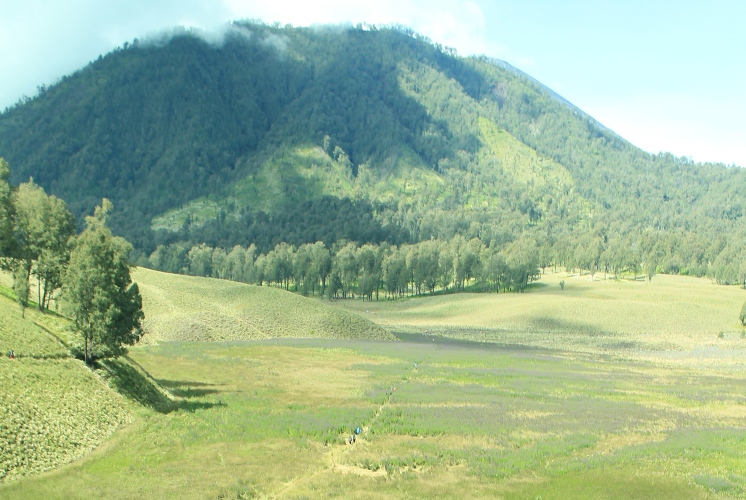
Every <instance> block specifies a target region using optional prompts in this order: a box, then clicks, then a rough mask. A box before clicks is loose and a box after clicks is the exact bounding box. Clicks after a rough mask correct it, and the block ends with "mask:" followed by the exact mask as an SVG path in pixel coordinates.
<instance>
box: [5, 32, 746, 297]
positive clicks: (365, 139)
mask: <svg viewBox="0 0 746 500" xmlns="http://www.w3.org/2000/svg"><path fill="white" fill-rule="evenodd" d="M0 154H2V155H4V156H5V157H6V159H8V161H9V162H10V164H11V165H13V173H14V177H13V181H14V182H15V183H18V182H21V181H25V180H27V179H28V178H29V177H30V176H33V178H34V180H35V182H37V183H38V184H39V185H41V186H43V187H44V188H45V189H47V190H48V191H49V192H51V193H53V194H55V195H57V196H60V197H61V198H62V199H65V200H66V201H67V203H68V206H69V207H70V209H71V211H72V212H73V213H74V214H75V215H76V216H78V219H79V220H81V218H80V217H79V216H80V215H82V214H84V213H90V212H91V211H92V209H93V207H94V205H95V203H96V202H97V201H98V200H100V199H101V198H102V197H108V198H111V199H112V200H113V201H114V203H115V205H116V206H117V207H118V213H117V214H115V215H114V216H113V217H112V219H111V221H110V222H111V226H112V228H113V229H114V231H115V232H117V233H119V234H122V235H124V236H125V237H127V238H128V239H129V240H130V241H132V242H133V244H134V245H135V248H136V251H137V252H139V254H140V257H141V258H140V263H142V264H149V263H151V260H152V259H151V260H148V259H146V257H149V256H151V254H152V253H153V252H154V251H155V250H156V249H157V248H158V247H159V245H164V246H173V245H180V246H181V247H183V248H185V249H186V250H187V251H188V249H190V248H192V247H195V246H197V247H198V246H199V245H200V244H207V245H210V246H213V247H222V248H223V249H225V250H226V251H230V248H232V247H233V246H234V245H241V246H242V247H244V248H248V247H249V246H250V245H251V244H254V245H255V246H256V248H257V251H258V253H267V252H269V251H271V250H272V249H273V248H275V246H276V245H278V244H280V243H283V242H285V243H289V244H292V245H295V246H300V245H302V244H306V243H315V242H316V241H322V242H323V243H324V244H325V245H326V246H327V247H328V248H331V247H332V246H333V245H334V244H335V243H337V242H341V241H342V240H347V241H355V242H357V243H358V244H359V245H364V244H368V243H370V244H382V243H388V244H395V245H402V244H413V243H417V242H421V241H428V240H431V239H435V240H440V241H441V242H446V241H450V240H452V239H453V238H454V237H455V236H460V237H463V238H465V239H466V240H467V241H468V240H471V239H473V238H477V239H479V240H481V242H482V244H483V245H484V246H486V247H489V248H492V249H493V250H494V251H495V252H496V251H497V250H499V249H501V248H506V246H507V245H509V244H511V243H513V242H516V241H518V240H522V241H534V242H536V244H537V247H538V248H539V250H540V254H541V251H542V250H545V251H544V254H542V255H544V257H542V258H541V259H540V260H542V261H544V262H543V263H544V264H546V263H550V262H551V263H555V264H565V265H569V266H570V267H582V268H586V269H589V270H591V269H601V268H603V265H604V264H603V262H602V261H603V260H604V259H602V256H603V255H604V254H606V261H611V260H614V261H615V262H624V267H625V268H626V269H629V270H630V271H633V272H635V273H637V272H638V271H646V272H647V273H648V274H649V275H652V274H654V273H655V272H656V271H666V272H674V273H689V274H697V275H704V274H710V275H712V276H713V277H715V278H717V279H718V281H722V282H737V281H740V282H742V283H743V282H745V281H746V280H744V276H746V264H745V262H746V255H745V254H744V249H743V244H742V242H743V241H744V237H745V236H746V230H745V227H746V226H745V225H744V217H743V216H744V201H743V200H744V199H745V198H744V195H745V194H746V172H745V171H744V170H742V169H740V168H732V167H730V168H729V167H726V166H724V165H710V164H695V163H693V162H691V161H689V160H688V159H685V158H683V159H682V158H676V157H674V156H672V155H669V154H659V155H651V154H648V153H645V152H643V151H641V150H639V149H637V148H635V147H634V146H633V145H631V144H629V143H628V142H626V141H624V140H623V139H622V138H620V137H618V136H616V135H615V134H614V133H613V132H611V131H609V130H608V129H606V128H604V127H603V126H601V125H599V124H598V123H597V122H596V121H595V120H593V119H592V118H590V117H588V116H587V115H585V114H584V113H582V112H580V111H579V110H577V109H576V108H574V107H573V106H571V105H569V104H568V103H567V102H566V101H564V100H563V99H561V98H559V97H558V96H557V95H556V94H554V93H553V92H551V91H549V90H548V89H546V88H545V87H543V86H541V85H540V84H538V83H537V82H536V81H534V80H533V79H531V78H530V77H527V76H526V75H523V74H522V73H520V72H518V71H516V70H514V69H512V68H511V67H509V66H507V65H506V64H504V63H501V62H496V61H492V60H489V59H487V58H461V57H459V56H457V55H456V54H455V53H453V52H452V51H450V50H448V49H444V48H442V47H440V46H438V45H437V44H433V43H431V42H430V41H428V40H426V39H424V38H422V37H420V36H418V35H416V34H414V33H412V32H410V31H408V30H406V29H399V28H396V29H395V28H375V27H369V26H359V27H355V28H352V27H349V28H340V27H327V28H323V27H322V28H318V27H317V28H292V27H284V28H280V27H273V26H266V25H259V24H247V23H236V24H233V25H232V26H231V27H229V29H227V31H226V34H225V37H224V39H223V40H221V41H220V42H219V43H215V42H212V43H208V42H206V41H204V40H203V39H202V38H200V36H198V34H195V33H193V32H188V31H177V32H174V33H171V34H169V35H168V36H163V37H162V38H160V39H151V40H148V41H135V42H134V43H132V44H131V45H130V44H126V45H125V46H124V47H123V48H121V49H118V50H116V51H114V52H112V53H110V54H108V55H106V56H104V57H101V58H99V59H98V60H97V61H95V62H93V63H91V64H90V65H89V66H87V67H86V68H84V69H82V70H80V71H78V72H77V73H75V74H73V75H71V76H69V77H66V78H63V79H62V81H60V82H58V83H57V84H55V85H52V86H50V87H48V88H47V87H44V88H41V89H40V93H39V95H38V96H37V97H35V98H33V99H30V100H27V102H21V103H19V105H17V106H15V107H13V108H12V109H8V110H6V111H5V112H4V113H3V114H2V115H0ZM151 264H152V263H151ZM156 267H157V266H156ZM648 271H649V272H648Z"/></svg>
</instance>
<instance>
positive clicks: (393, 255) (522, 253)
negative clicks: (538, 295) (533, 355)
mask: <svg viewBox="0 0 746 500" xmlns="http://www.w3.org/2000/svg"><path fill="white" fill-rule="evenodd" d="M664 242H665V240H660V239H658V238H657V237H656V236H654V235H643V236H641V237H639V238H637V239H635V240H634V241H607V240H606V239H605V238H604V237H603V236H599V235H595V236H589V235H584V236H582V237H579V238H578V239H577V240H575V241H574V242H573V243H572V244H570V243H569V242H568V241H565V240H562V241H553V240H550V239H548V238H545V239H543V240H541V241H537V240H536V239H535V238H533V237H524V238H519V239H517V240H515V241H513V242H509V243H506V244H497V243H495V242H494V241H493V242H492V243H491V244H489V245H487V244H485V243H484V242H483V241H481V240H480V239H478V238H471V239H466V238H464V237H463V236H460V235H457V236H454V237H453V238H452V239H450V240H445V241H443V240H429V241H423V242H420V243H415V244H404V245H400V246H395V245H389V244H388V243H382V244H379V245H376V244H370V243H368V244H363V245H358V244H356V243H354V242H347V241H339V242H336V243H334V244H333V245H331V247H327V246H326V245H325V244H324V243H323V242H316V243H306V244H303V245H299V246H297V247H296V246H294V245H290V244H287V243H284V242H283V243H279V244H277V245H276V246H275V247H274V249H272V250H271V251H269V252H266V253H261V254H260V253H259V252H257V249H256V247H255V246H254V245H251V246H249V247H248V248H246V247H242V246H240V245H236V246H234V247H233V248H232V249H231V250H230V251H227V250H224V249H222V248H219V247H217V248H213V247H211V246H209V245H206V244H204V243H201V244H198V245H194V246H192V247H191V248H189V247H186V246H184V245H182V244H178V243H174V244H170V245H160V246H159V247H158V248H157V249H156V250H155V252H153V253H152V254H151V255H150V257H149V258H148V259H145V260H143V261H141V263H142V264H148V265H149V266H150V267H153V268H155V269H159V270H162V271H167V272H173V273H181V274H191V275H195V276H210V277H214V278H221V279H229V280H233V281H242V282H245V283H253V284H257V285H263V284H265V283H268V284H274V285H278V286H282V287H283V288H285V289H288V290H291V289H292V290H294V291H298V292H300V293H303V294H304V295H308V294H311V295H315V294H320V295H326V296H328V297H329V298H337V297H341V298H347V297H354V296H355V295H358V296H362V297H363V298H366V299H368V300H372V299H373V297H375V298H376V299H378V298H379V294H380V292H383V294H384V295H385V297H387V298H398V297H402V296H405V295H420V294H424V293H430V294H433V293H435V292H436V291H446V292H447V291H463V290H467V289H468V290H471V291H494V292H499V291H515V292H522V291H524V290H525V289H526V287H527V286H528V284H529V283H530V282H531V281H533V280H535V279H537V278H538V276H539V275H540V274H541V272H542V271H543V270H545V269H546V268H547V267H557V266H561V267H565V268H567V269H571V270H575V269H577V270H579V271H580V273H583V272H588V273H589V274H590V275H591V277H592V278H593V276H594V275H595V274H596V273H597V272H603V273H604V274H606V275H607V276H608V274H613V275H614V276H615V277H619V276H622V275H623V274H625V273H629V274H630V275H631V276H634V277H637V276H638V275H640V273H644V275H646V276H647V278H648V279H652V278H653V276H654V275H655V274H656V273H657V272H658V271H659V270H661V269H662V268H663V266H664V265H670V263H668V262H667V261H666V255H667V254H666V251H665V245H664ZM739 269H740V268H739ZM741 271H742V272H743V274H746V266H743V268H742V269H741Z"/></svg>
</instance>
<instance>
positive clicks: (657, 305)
mask: <svg viewBox="0 0 746 500" xmlns="http://www.w3.org/2000/svg"><path fill="white" fill-rule="evenodd" d="M560 281H565V289H564V290H562V289H561V288H560V286H559V282H560ZM744 301H746V290H743V289H742V288H740V287H737V286H721V285H716V284H714V283H711V282H710V281H709V280H706V279H701V278H690V277H686V276H668V275H658V276H655V277H654V278H653V280H652V281H647V280H644V281H643V280H637V281H633V280H619V281H616V280H611V279H610V280H604V279H603V274H596V276H595V280H594V281H593V282H591V281H590V276H589V275H587V274H586V275H583V276H578V275H568V274H567V273H564V272H561V273H547V274H546V275H544V276H542V278H541V280H540V281H539V282H537V283H535V284H534V285H532V288H531V289H530V290H529V291H528V292H527V293H521V294H515V293H506V294H494V293H490V294H488V293H479V294H456V295H442V296H436V297H424V298H416V299H409V300H401V301H394V302H378V303H367V302H366V303H362V302H360V301H341V302H339V303H338V304H339V306H340V307H343V308H345V309H348V310H352V311H356V312H359V313H361V314H363V315H364V316H366V317H369V318H371V319H373V320H374V321H376V322H377V323H379V324H381V325H383V326H385V327H386V328H389V329H390V330H393V331H402V332H409V333H424V332H426V331H427V332H430V333H437V334H439V335H444V336H448V337H451V338H462V339H468V340H476V341H485V342H494V343H502V344H506V345H522V346H531V347H542V348H548V349H556V350H561V351H566V352H567V353H568V354H569V353H586V354H607V355H611V356H615V357H625V358H634V359H643V358H644V359H649V360H653V361H656V362H663V361H667V360H668V361H672V362H673V361H680V362H690V363H692V364H697V365H700V366H701V361H702V360H703V359H710V360H711V361H712V362H713V363H715V361H716V362H717V364H718V365H720V366H721V367H722V366H724V365H727V366H732V367H733V368H735V369H738V370H742V369H746V365H744V361H745V359H744V350H746V339H744V338H743V335H744V331H746V330H744V328H743V327H742V326H741V323H740V322H739V320H738V313H739V311H740V310H741V306H742V305H743V303H744ZM731 354H733V355H732V356H731Z"/></svg>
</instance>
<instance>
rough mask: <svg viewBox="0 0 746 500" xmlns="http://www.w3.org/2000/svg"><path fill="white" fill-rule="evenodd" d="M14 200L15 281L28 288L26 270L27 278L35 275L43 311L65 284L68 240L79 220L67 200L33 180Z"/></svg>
mask: <svg viewBox="0 0 746 500" xmlns="http://www.w3.org/2000/svg"><path fill="white" fill-rule="evenodd" d="M12 201H13V207H14V218H13V231H14V233H15V243H16V246H15V251H14V252H13V253H12V257H13V260H14V266H13V268H14V274H15V279H14V283H15V285H17V286H18V287H21V286H22V287H25V288H28V283H27V284H25V285H23V284H22V283H21V280H22V279H23V276H24V271H25V277H26V281H28V278H29V276H30V275H31V274H34V275H35V276H36V278H37V292H38V303H39V309H40V310H42V311H43V310H44V308H45V306H46V304H47V301H48V300H49V299H50V298H51V295H52V292H53V291H54V290H56V289H57V288H59V287H60V286H61V284H62V283H61V279H62V273H63V271H64V268H65V266H66V265H67V261H68V259H69V257H70V249H69V246H68V243H69V240H70V238H72V237H73V235H74V234H75V219H74V217H73V215H72V214H71V213H70V211H69V210H68V209H67V205H66V204H65V202H64V201H62V200H60V199H59V198H57V197H55V196H48V195H47V194H46V193H45V192H44V189H42V188H41V187H39V186H38V185H36V184H34V182H33V179H32V180H31V181H30V182H27V183H23V184H21V185H20V186H18V189H17V190H16V191H15V192H14V193H13V196H12ZM42 286H43V291H44V294H43V295H42V293H41V290H42Z"/></svg>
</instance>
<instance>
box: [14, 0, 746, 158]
mask: <svg viewBox="0 0 746 500" xmlns="http://www.w3.org/2000/svg"><path fill="white" fill-rule="evenodd" d="M0 13H2V14H0V17H2V30H0V68H2V69H1V70H0V71H1V73H0V75H2V76H0V78H1V80H0V81H1V82H2V84H0V108H4V107H5V106H8V105H10V104H12V103H14V102H15V101H17V100H18V98H19V97H20V96H21V95H23V94H27V95H31V94H33V93H34V92H35V89H36V86H37V85H39V84H41V83H51V82H54V81H55V80H57V79H58V78H59V77H60V76H62V75H64V74H67V73H70V72H72V71H74V70H76V69H78V68H80V67H82V66H83V65H85V64H86V63H87V62H89V61H91V60H93V59H95V58H96V57H97V56H98V55H99V54H101V53H106V52H108V51H110V50H111V49H113V48H114V47H116V46H119V45H121V44H122V43H124V42H125V41H131V40H132V39H133V38H135V37H142V36H144V35H147V34H152V33H154V32H157V31H159V30H163V29H167V28H170V27H172V26H175V25H189V26H197V27H201V28H204V29H217V27H218V26H219V25H220V24H221V23H223V22H225V21H228V20H231V19H245V18H254V19H262V20H264V21H267V22H274V21H279V22H281V23H290V24H293V25H308V24H318V23H344V22H351V23H358V22H369V23H374V24H384V23H400V24H404V25H407V26H410V27H412V28H413V29H415V30H416V31H418V32H420V33H423V34H425V35H427V36H429V37H430V38H431V39H433V40H435V41H437V42H440V43H442V44H444V45H447V46H450V47H454V48H456V49H457V50H458V51H459V53H460V54H462V55H470V54H486V55H488V56H492V57H497V58H500V59H504V60H506V61H508V62H509V63H511V64H512V65H514V66H516V67H518V68H520V69H522V70H523V71H525V72H526V73H528V74H530V75H531V76H533V77H534V78H536V79H537V80H539V81H541V82H543V83H544V84H546V85H547V86H549V87H550V88H552V89H553V90H555V91H556V92H558V93H559V94H561V95H562V96H564V97H565V98H567V99H568V100H569V101H571V102H573V103H574V104H576V105H577V106H578V107H580V108H581V109H583V110H584V111H586V112H588V113H589V114H590V115H592V116H593V117H595V118H596V119H598V120H599V121H600V122H601V123H603V124H605V125H606V126H608V127H609V128H611V129H613V130H615V131H616V132H617V133H619V134H620V135H621V136H622V137H625V138H626V139H628V140H629V141H630V142H632V143H633V144H635V145H637V146H639V147H641V148H643V149H645V150H647V151H651V152H654V153H657V152H658V151H670V152H672V153H674V154H676V155H678V156H690V157H692V158H694V159H695V160H697V161H714V162H723V163H726V164H738V165H741V166H746V57H745V56H744V50H746V30H744V29H743V26H742V24H743V22H744V20H746V2H743V3H742V2H726V1H709V2H689V1H686V0H683V1H678V2H676V1H657V2H641V1H626V2H622V1H603V0H598V1H593V2H591V1H585V0H577V1H570V2H550V1H540V0H533V1H532V0H525V1H501V0H497V1H491V2H490V1H484V0H429V1H425V0H377V1H375V2H350V1H349V0H328V1H323V2H321V1H319V2H313V1H310V0H305V1H298V0H273V1H271V2H267V1H256V0H157V1H154V0H130V1H128V2H122V1H112V0H56V1H51V0H0ZM0 153H1V152H0Z"/></svg>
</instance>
